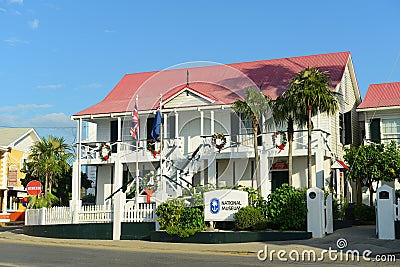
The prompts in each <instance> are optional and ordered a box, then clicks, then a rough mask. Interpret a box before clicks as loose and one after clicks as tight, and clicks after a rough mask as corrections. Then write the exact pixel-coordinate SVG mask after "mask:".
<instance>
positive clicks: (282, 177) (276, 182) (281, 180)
mask: <svg viewBox="0 0 400 267" xmlns="http://www.w3.org/2000/svg"><path fill="white" fill-rule="evenodd" d="M271 175H272V192H274V191H275V189H276V188H278V187H281V186H282V185H283V184H288V183H289V172H288V171H272V172H271Z"/></svg>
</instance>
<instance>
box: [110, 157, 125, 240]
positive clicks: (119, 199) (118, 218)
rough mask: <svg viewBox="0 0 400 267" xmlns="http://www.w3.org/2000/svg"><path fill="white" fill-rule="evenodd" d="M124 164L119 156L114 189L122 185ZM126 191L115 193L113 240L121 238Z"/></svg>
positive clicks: (115, 170) (116, 163)
mask: <svg viewBox="0 0 400 267" xmlns="http://www.w3.org/2000/svg"><path fill="white" fill-rule="evenodd" d="M122 174H123V166H122V163H121V161H120V160H119V158H117V159H116V160H115V166H114V186H113V191H115V190H117V189H118V188H120V187H121V186H122ZM124 206H125V193H123V192H122V190H120V191H118V193H116V194H115V195H114V201H113V211H114V213H113V240H120V239H121V223H122V220H123V216H124Z"/></svg>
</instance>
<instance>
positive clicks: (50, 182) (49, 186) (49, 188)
mask: <svg viewBox="0 0 400 267" xmlns="http://www.w3.org/2000/svg"><path fill="white" fill-rule="evenodd" d="M48 183H49V185H48V186H47V190H48V192H49V193H50V194H51V186H52V184H53V177H52V176H51V175H50V177H49V180H48Z"/></svg>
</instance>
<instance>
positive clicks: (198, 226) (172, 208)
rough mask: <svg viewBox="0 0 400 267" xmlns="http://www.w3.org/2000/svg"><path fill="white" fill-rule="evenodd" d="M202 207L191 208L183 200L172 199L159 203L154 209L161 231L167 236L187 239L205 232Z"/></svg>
mask: <svg viewBox="0 0 400 267" xmlns="http://www.w3.org/2000/svg"><path fill="white" fill-rule="evenodd" d="M203 211H204V207H203V206H198V207H191V206H187V205H186V204H185V201H184V199H172V200H167V201H166V202H164V203H161V204H160V205H159V206H158V207H157V209H156V215H157V216H158V219H157V220H158V222H159V223H160V227H161V229H164V230H166V232H167V233H168V234H171V235H178V236H180V237H189V236H191V235H194V234H195V233H197V232H200V231H203V230H205V228H206V226H205V223H204V213H203Z"/></svg>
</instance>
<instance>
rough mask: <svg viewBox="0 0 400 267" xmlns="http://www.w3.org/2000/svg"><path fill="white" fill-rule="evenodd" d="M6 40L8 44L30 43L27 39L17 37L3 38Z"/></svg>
mask: <svg viewBox="0 0 400 267" xmlns="http://www.w3.org/2000/svg"><path fill="white" fill-rule="evenodd" d="M3 41H4V42H6V43H7V44H9V45H10V46H16V45H19V44H29V41H25V40H21V39H18V38H15V37H11V38H8V39H5V40H3Z"/></svg>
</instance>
